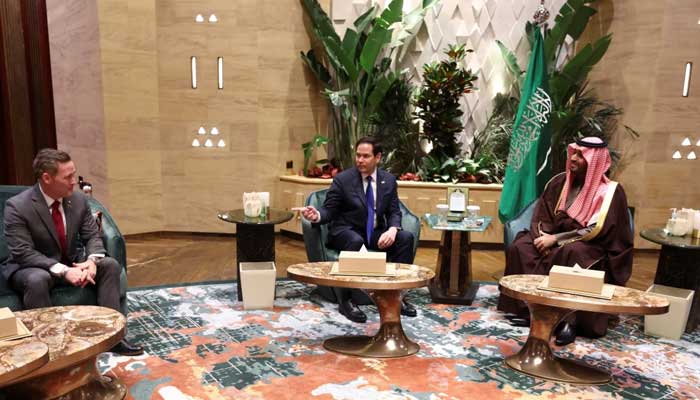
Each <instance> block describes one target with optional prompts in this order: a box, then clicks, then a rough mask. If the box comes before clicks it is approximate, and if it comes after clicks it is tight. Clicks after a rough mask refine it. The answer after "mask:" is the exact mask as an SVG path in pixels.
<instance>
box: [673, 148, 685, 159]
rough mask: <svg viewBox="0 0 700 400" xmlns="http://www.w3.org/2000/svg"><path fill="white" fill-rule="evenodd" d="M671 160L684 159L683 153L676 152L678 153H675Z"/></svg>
mask: <svg viewBox="0 0 700 400" xmlns="http://www.w3.org/2000/svg"><path fill="white" fill-rule="evenodd" d="M671 158H673V159H674V160H680V159H681V158H683V156H681V152H680V151H678V150H676V152H675V153H673V155H672V156H671Z"/></svg>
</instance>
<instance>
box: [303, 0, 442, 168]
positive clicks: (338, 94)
mask: <svg viewBox="0 0 700 400" xmlns="http://www.w3.org/2000/svg"><path fill="white" fill-rule="evenodd" d="M435 2H436V0H423V2H422V3H421V4H420V5H419V6H418V7H417V8H416V9H414V10H413V11H411V12H410V13H408V14H406V15H404V14H403V12H402V9H403V0H392V1H391V2H390V3H389V4H388V6H387V7H386V8H385V9H384V10H382V11H381V12H380V8H379V6H378V5H376V4H375V5H372V6H371V7H370V9H369V10H368V11H367V12H365V13H364V14H362V15H361V16H360V17H359V18H357V20H355V22H354V23H353V26H352V27H349V28H348V29H347V30H346V31H345V34H344V36H343V38H342V40H341V38H340V36H339V35H338V34H337V33H336V31H335V28H334V27H333V22H332V21H331V19H330V18H329V17H328V15H327V14H326V13H325V11H323V9H322V7H321V6H320V5H319V3H318V1H317V0H302V3H303V5H304V10H305V11H306V14H307V15H308V16H309V20H310V22H311V26H310V28H311V32H312V34H313V35H312V36H313V37H314V39H316V44H317V45H318V46H317V50H318V51H316V50H314V49H312V50H309V51H308V52H307V53H303V52H302V53H301V57H302V59H303V60H304V61H305V63H306V65H307V66H308V67H309V69H310V70H311V72H312V73H313V74H314V75H315V76H316V78H317V79H318V80H319V82H320V83H321V84H322V85H323V92H322V93H323V95H324V96H325V97H326V98H327V99H328V102H329V108H330V110H331V133H330V141H331V144H332V149H331V150H332V154H333V156H334V157H335V158H337V159H338V160H339V162H340V163H341V165H342V166H343V167H346V168H347V167H348V166H350V165H352V164H353V146H354V145H355V142H356V141H357V140H358V139H359V138H360V137H362V136H364V135H365V134H366V133H367V132H368V129H369V124H370V123H369V119H370V117H371V116H372V115H374V114H375V113H376V111H377V109H378V107H379V106H380V104H381V103H382V101H383V100H384V97H385V95H386V93H387V92H388V91H389V89H390V88H391V87H392V85H393V84H394V82H395V81H396V80H397V79H399V75H400V73H399V72H397V71H395V70H394V69H393V68H392V65H395V64H396V63H395V61H396V59H397V58H398V57H400V55H401V54H403V53H404V52H405V51H404V49H402V48H401V46H403V45H404V43H407V42H408V41H409V40H410V38H412V37H413V35H415V34H416V33H417V31H418V28H419V27H420V24H421V23H422V21H423V17H424V15H425V12H426V11H427V9H429V8H430V7H431V6H432V5H433V4H434V3H435Z"/></svg>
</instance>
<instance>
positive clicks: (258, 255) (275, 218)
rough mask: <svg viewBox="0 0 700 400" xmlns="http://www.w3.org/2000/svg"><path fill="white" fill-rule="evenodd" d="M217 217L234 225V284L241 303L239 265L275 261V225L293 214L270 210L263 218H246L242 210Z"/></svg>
mask: <svg viewBox="0 0 700 400" xmlns="http://www.w3.org/2000/svg"><path fill="white" fill-rule="evenodd" d="M217 216H218V217H219V219H220V220H222V221H225V222H230V223H233V224H236V282H237V286H238V301H242V300H243V289H242V288H241V263H242V262H259V261H275V225H276V224H283V223H285V222H287V221H289V220H290V219H292V217H294V214H293V213H291V212H289V211H284V210H276V209H274V208H271V209H270V210H269V211H268V212H267V213H266V214H265V217H256V218H252V217H246V216H245V213H244V212H243V210H229V211H221V212H219V213H218V214H217Z"/></svg>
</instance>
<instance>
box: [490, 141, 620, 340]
mask: <svg viewBox="0 0 700 400" xmlns="http://www.w3.org/2000/svg"><path fill="white" fill-rule="evenodd" d="M610 164H611V159H610V153H609V151H608V149H607V144H606V143H605V142H604V141H602V140H601V139H599V138H596V137H590V138H584V139H581V140H577V141H576V143H571V144H570V145H569V147H568V159H567V163H566V167H567V168H566V172H565V173H561V174H559V175H557V176H555V177H553V178H552V179H551V180H550V181H549V183H547V186H546V187H545V189H544V192H543V193H542V196H541V197H540V199H539V200H538V203H537V206H536V208H535V211H534V214H533V216H532V222H531V226H530V230H529V231H523V232H520V233H519V234H518V236H517V237H516V238H515V241H514V242H513V244H511V245H510V247H508V250H507V252H506V271H505V275H514V274H536V275H548V274H549V270H550V269H551V268H552V265H564V266H569V267H571V266H573V265H574V264H579V265H580V266H581V267H582V268H592V269H598V270H604V271H605V282H606V283H612V284H615V285H621V286H624V285H625V284H626V283H627V280H628V279H629V277H630V275H631V274H632V246H633V233H632V231H631V229H630V221H629V213H628V210H627V197H626V196H625V191H624V190H623V189H622V186H621V185H618V183H617V182H614V181H611V180H610V179H608V177H606V176H605V172H606V171H607V170H608V168H610ZM498 309H499V310H500V311H504V312H506V313H510V314H515V315H516V318H515V319H514V322H515V323H516V325H529V320H528V316H529V314H528V311H527V307H526V306H525V304H524V303H523V302H522V301H519V300H515V299H513V298H510V297H508V296H505V295H503V294H501V296H500V298H499V301H498ZM609 317H610V316H609V315H607V314H598V313H590V312H577V313H576V314H575V315H574V316H573V317H570V318H568V319H566V320H565V322H563V323H561V324H559V327H558V329H557V330H556V331H555V334H556V336H557V338H556V343H557V344H558V345H560V346H561V345H565V344H568V343H571V342H573V341H574V340H575V338H576V335H581V336H588V337H600V336H603V335H605V333H606V331H607V327H608V320H609Z"/></svg>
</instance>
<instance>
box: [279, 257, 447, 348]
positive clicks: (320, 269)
mask: <svg viewBox="0 0 700 400" xmlns="http://www.w3.org/2000/svg"><path fill="white" fill-rule="evenodd" d="M332 266H333V262H317V263H307V264H295V265H292V266H290V267H289V268H287V276H289V277H290V278H291V279H294V280H297V281H299V282H305V283H311V284H314V285H322V286H336V287H344V288H352V289H367V291H368V293H369V295H370V297H371V298H372V300H374V303H375V304H376V305H377V309H378V310H379V319H380V326H379V331H378V332H377V334H376V335H374V336H338V337H334V338H330V339H326V340H325V341H324V342H323V347H325V348H326V349H327V350H329V351H333V352H336V353H341V354H347V355H351V356H358V357H374V358H394V357H406V356H410V355H412V354H415V353H417V352H418V350H419V349H420V346H418V344H417V343H415V342H413V341H412V340H410V339H409V338H408V337H407V336H406V334H405V333H404V331H403V327H402V326H401V290H403V289H412V288H419V287H423V286H426V285H427V284H428V282H429V281H430V280H431V279H432V278H433V276H435V274H434V273H433V271H431V270H430V269H428V268H425V267H420V266H418V265H411V264H396V275H395V276H386V277H383V276H382V277H376V276H351V275H331V273H330V271H331V268H332Z"/></svg>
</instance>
